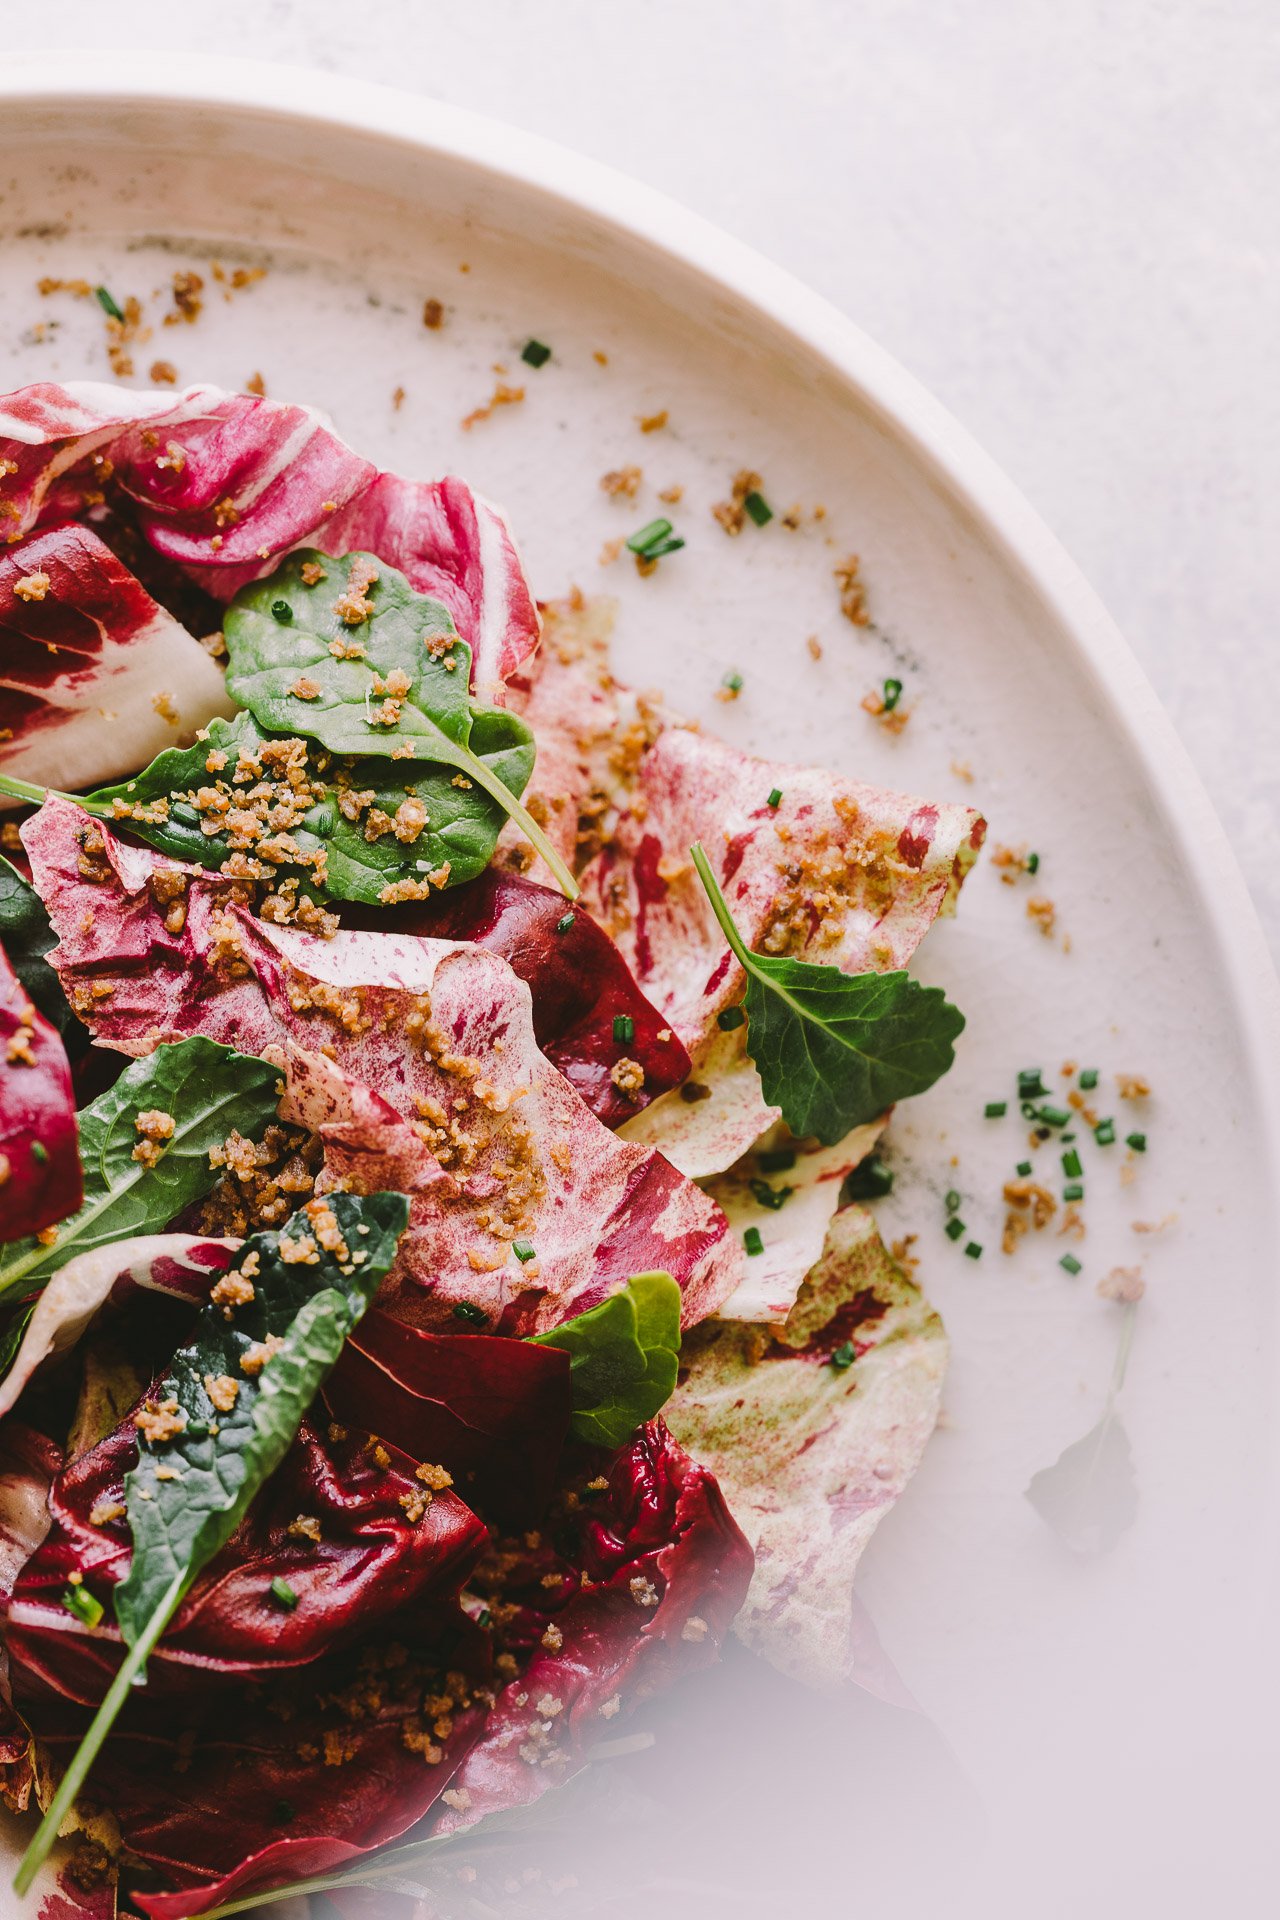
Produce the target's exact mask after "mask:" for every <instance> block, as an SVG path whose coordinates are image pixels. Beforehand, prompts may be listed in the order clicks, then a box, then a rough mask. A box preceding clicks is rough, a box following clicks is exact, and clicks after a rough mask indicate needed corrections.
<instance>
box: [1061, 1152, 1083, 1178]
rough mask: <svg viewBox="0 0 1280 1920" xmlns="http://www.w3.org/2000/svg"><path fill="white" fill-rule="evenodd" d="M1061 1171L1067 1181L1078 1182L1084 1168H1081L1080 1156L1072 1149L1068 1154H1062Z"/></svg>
mask: <svg viewBox="0 0 1280 1920" xmlns="http://www.w3.org/2000/svg"><path fill="white" fill-rule="evenodd" d="M1062 1171H1063V1172H1064V1173H1065V1174H1066V1176H1067V1178H1068V1180H1078V1179H1079V1178H1080V1175H1081V1174H1082V1173H1083V1172H1084V1167H1083V1166H1082V1164H1081V1161H1080V1155H1079V1154H1078V1153H1077V1152H1076V1150H1075V1148H1074V1147H1072V1149H1071V1151H1070V1153H1064V1154H1063V1156H1062Z"/></svg>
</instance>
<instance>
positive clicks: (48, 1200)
mask: <svg viewBox="0 0 1280 1920" xmlns="http://www.w3.org/2000/svg"><path fill="white" fill-rule="evenodd" d="M80 1199H81V1176H80V1155H79V1152H78V1150H77V1146H76V1114H75V1096H74V1094H73V1092H72V1087H71V1068H70V1066H69V1065H68V1063H67V1056H66V1052H65V1050H64V1048H63V1045H62V1041H61V1040H60V1039H59V1038H58V1035H57V1034H56V1033H55V1032H54V1030H53V1028H52V1027H51V1026H50V1025H49V1022H48V1021H47V1020H46V1019H45V1017H44V1015H43V1014H42V1013H40V1012H38V1011H37V1009H36V1007H35V1006H34V1004H33V1003H32V1001H31V1000H30V999H29V998H28V995H27V989H26V987H25V986H24V985H23V983H22V981H21V980H19V978H18V976H17V974H16V973H15V972H14V971H13V969H12V967H11V966H10V965H9V961H8V957H7V955H6V954H5V951H4V948H3V947H0V1241H11V1240H18V1241H21V1240H23V1239H25V1238H26V1237H28V1236H30V1235H33V1234H37V1233H41V1232H43V1231H44V1230H45V1229H46V1228H48V1227H50V1226H52V1225H53V1223H54V1222H55V1221H57V1220H61V1219H62V1218H63V1217H64V1216H65V1215H66V1214H68V1213H74V1211H75V1209H76V1208H77V1207H78V1206H79V1204H80ZM4 1260H5V1255H4V1254H3V1253H0V1264H2V1263H3V1262H4Z"/></svg>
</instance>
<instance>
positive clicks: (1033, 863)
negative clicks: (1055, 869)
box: [1023, 853, 1040, 873]
mask: <svg viewBox="0 0 1280 1920" xmlns="http://www.w3.org/2000/svg"><path fill="white" fill-rule="evenodd" d="M1023 866H1024V868H1025V871H1026V872H1027V873H1039V871H1040V855H1039V854H1038V853H1029V854H1028V855H1027V857H1026V860H1025V861H1024V862H1023Z"/></svg>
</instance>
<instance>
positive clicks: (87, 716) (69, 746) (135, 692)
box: [0, 525, 235, 789]
mask: <svg viewBox="0 0 1280 1920" xmlns="http://www.w3.org/2000/svg"><path fill="white" fill-rule="evenodd" d="M0 651H2V652H3V656H4V657H3V665H2V666H0V727H3V728H5V729H7V731H8V733H9V734H11V735H12V736H13V737H12V741H11V742H10V743H9V744H8V745H6V747H5V749H4V754H3V770H4V772H5V773H6V774H7V775H8V776H9V777H10V778H11V779H16V780H29V781H31V782H33V783H34V784H35V785H37V786H42V787H44V786H52V787H61V788H63V789H66V788H68V787H72V788H75V787H89V786H94V785H96V784H97V783H98V782H99V781H103V780H114V779H117V778H119V777H120V776H121V775H123V774H128V773H132V772H134V771H135V770H136V769H137V768H138V767H140V766H145V765H146V763H147V761H148V760H150V759H152V758H153V757H154V756H155V755H156V754H157V753H160V752H162V751H163V750H164V749H165V748H166V747H171V746H173V745H174V744H175V743H176V742H177V740H178V738H179V735H180V734H181V733H182V732H183V731H184V730H186V731H188V732H190V731H191V730H193V729H194V728H196V727H201V726H204V725H205V724H206V722H208V721H209V720H211V719H212V718H213V716H214V715H215V714H230V713H233V712H234V711H235V709H234V707H233V706H232V703H231V701H230V700H229V699H228V698H227V691H226V686H225V683H224V681H223V677H222V673H221V671H220V670H219V668H218V667H217V666H215V664H214V662H213V661H212V660H211V659H210V657H209V655H208V654H207V653H206V652H205V650H204V648H203V647H202V646H201V645H200V643H199V641H198V640H193V639H192V638H191V635H190V634H189V633H187V632H186V631H185V629H184V628H182V627H180V626H179V625H178V622H177V621H176V620H175V619H173V617H172V616H171V615H170V614H168V613H166V612H165V610H164V608H163V607H160V606H158V605H157V604H156V602H155V601H154V600H153V599H152V598H151V595H150V594H149V593H147V592H146V590H145V588H143V587H142V586H140V585H139V583H138V581H137V580H135V579H134V577H133V575H132V574H131V573H130V572H128V570H127V569H126V568H125V567H124V566H122V565H121V563H120V561H119V560H117V558H116V556H115V555H114V554H113V553H112V551H111V549H110V548H109V547H106V546H104V545H103V543H102V541H101V540H100V539H99V538H98V536H97V534H96V533H93V532H91V530H90V529H89V528H88V527H84V526H66V525H64V526H55V527H49V528H47V529H44V530H41V531H40V532H38V533H35V534H33V535H32V536H31V537H30V538H29V539H27V540H24V541H22V542H21V543H20V544H19V545H17V546H12V547H0ZM104 718H109V720H110V723H111V724H110V725H108V726H104V725H103V720H104Z"/></svg>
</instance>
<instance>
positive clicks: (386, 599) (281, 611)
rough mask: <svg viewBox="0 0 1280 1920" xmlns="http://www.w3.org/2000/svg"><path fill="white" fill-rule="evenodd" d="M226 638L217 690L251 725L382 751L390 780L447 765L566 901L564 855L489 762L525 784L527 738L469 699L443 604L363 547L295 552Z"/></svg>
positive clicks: (248, 598)
mask: <svg viewBox="0 0 1280 1920" xmlns="http://www.w3.org/2000/svg"><path fill="white" fill-rule="evenodd" d="M308 575H310V576H311V580H310V584H308V580H307V576H308ZM225 632H226V640H227V656H228V667H227V689H228V692H229V693H230V694H231V696H232V698H233V699H235V700H237V701H239V702H240V703H241V704H242V705H244V706H246V707H248V709H249V711H250V712H251V713H252V715H253V717H254V719H255V720H256V721H257V722H258V724H259V726H261V727H265V728H267V729H268V730H269V731H270V732H272V733H279V734H288V735H295V734H303V735H305V736H306V737H307V738H308V739H312V740H318V741H319V742H320V744H321V745H322V746H324V747H327V748H328V750H329V752H330V753H338V754H349V755H351V756H353V757H354V758H356V759H361V760H364V759H370V758H376V759H379V760H381V761H383V762H384V763H385V780H386V784H387V785H388V786H392V785H394V784H395V776H396V775H397V774H401V773H402V774H404V776H405V779H406V780H408V778H409V777H410V775H411V774H412V772H413V771H414V769H415V767H416V766H424V765H432V766H436V767H447V768H452V769H453V774H452V775H451V776H449V778H450V779H455V778H461V779H463V780H471V781H473V782H474V783H475V785H476V786H478V787H480V788H481V789H482V790H483V791H484V792H485V793H487V794H488V795H489V796H490V797H491V798H492V799H493V800H494V801H496V802H497V804H498V806H499V807H500V808H501V809H502V811H503V812H504V813H505V814H507V815H509V816H510V818H511V819H513V820H514V821H516V823H517V824H518V825H519V827H520V829H521V831H522V832H523V833H524V834H525V835H526V837H527V838H528V839H529V840H530V841H531V843H532V844H533V846H534V847H536V848H537V850H538V852H539V853H540V854H541V855H542V857H543V859H544V860H546V862H547V864H548V865H549V866H550V867H551V869H552V871H553V872H554V874H555V876H556V880H557V882H558V884H559V885H560V887H561V888H562V889H563V890H564V892H565V893H566V894H568V895H569V897H570V898H573V897H574V896H575V895H576V893H577V886H576V884H575V882H574V880H573V877H572V875H571V874H570V873H569V871H568V869H567V867H566V866H565V864H564V862H563V861H562V860H561V858H560V856H559V855H558V854H557V853H556V851H555V849H554V848H553V847H552V846H551V844H550V842H549V841H548V840H547V838H546V835H545V834H544V833H543V832H542V829H541V828H540V827H539V826H538V824H537V822H536V821H535V820H534V819H533V818H532V816H531V815H530V814H529V813H528V811H527V810H526V809H525V808H524V807H523V806H522V805H521V804H520V801H519V799H518V798H517V795H516V793H514V792H513V791H512V789H511V787H510V786H509V785H508V783H507V781H506V779H504V778H503V777H502V775H501V774H499V773H498V772H497V771H496V770H495V767H494V765H493V764H492V763H493V761H494V760H495V759H496V758H498V757H500V756H505V757H506V758H507V759H508V761H509V762H510V763H511V765H512V766H515V765H517V764H519V765H520V766H523V770H524V778H523V779H522V780H521V781H520V785H521V786H522V787H523V785H524V783H525V781H526V780H527V779H528V776H529V773H530V772H531V771H532V751H531V750H532V735H531V734H530V732H529V729H528V727H527V726H526V725H525V724H524V722H523V721H522V720H521V719H520V718H519V717H518V716H517V715H516V714H514V713H512V712H510V711H508V710H507V709H504V708H501V707H489V706H485V705H483V704H482V703H481V702H480V701H478V700H476V699H475V698H474V697H473V695H472V693H471V691H470V687H469V684H468V682H469V678H470V667H471V650H470V648H469V647H468V646H467V644H466V642H465V641H463V640H460V639H459V637H458V633H457V629H456V628H455V627H454V624H453V621H452V619H451V618H450V616H449V612H448V609H447V608H446V607H445V606H443V605H442V603H441V602H440V601H438V600H433V599H431V598H430V597H429V596H428V595H426V594H422V593H418V592H416V591H415V589H414V588H413V587H411V586H410V585H409V582H408V581H407V580H406V579H405V577H404V575H403V574H402V573H397V571H396V570H395V568H394V567H388V566H385V565H384V564H383V563H382V562H381V561H380V560H377V559H375V558H374V556H373V555H372V554H367V553H347V554H343V555H341V556H340V557H339V558H336V559H335V558H332V557H330V556H329V555H326V554H322V553H319V552H317V551H314V550H311V549H307V548H300V549H299V550H298V551H297V552H295V553H291V554H290V555H289V558H288V559H287V560H286V561H285V562H284V564H283V565H282V566H281V567H279V568H277V570H276V572H275V573H273V574H272V575H271V576H270V578H269V579H266V580H257V581H254V582H253V583H252V584H251V585H250V586H247V587H244V588H242V589H241V591H240V592H239V593H238V594H237V595H236V597H235V599H234V600H233V601H232V603H231V605H230V606H229V607H228V609H227V613H226V620H225ZM521 755H526V756H528V764H527V765H526V764H525V763H524V761H523V759H520V758H519V756H521ZM460 790H461V791H463V792H465V791H466V789H465V788H462V789H460Z"/></svg>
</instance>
